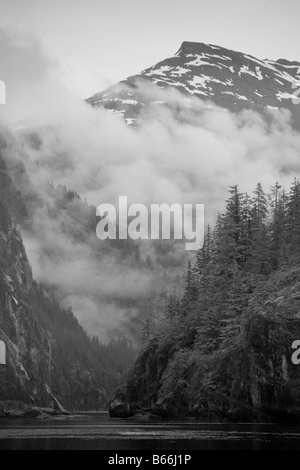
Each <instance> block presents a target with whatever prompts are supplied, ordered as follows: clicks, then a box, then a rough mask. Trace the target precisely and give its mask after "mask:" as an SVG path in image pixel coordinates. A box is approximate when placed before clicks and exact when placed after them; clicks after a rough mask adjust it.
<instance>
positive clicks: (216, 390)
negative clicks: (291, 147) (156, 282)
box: [110, 179, 300, 421]
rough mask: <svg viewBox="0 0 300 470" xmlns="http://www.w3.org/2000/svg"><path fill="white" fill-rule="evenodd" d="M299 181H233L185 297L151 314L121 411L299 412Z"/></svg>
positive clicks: (248, 415) (116, 404) (256, 416)
mask: <svg viewBox="0 0 300 470" xmlns="http://www.w3.org/2000/svg"><path fill="white" fill-rule="evenodd" d="M299 312H300V182H299V180H296V179H295V181H294V182H293V184H292V186H291V188H290V190H289V192H286V191H285V190H284V189H283V188H281V186H280V185H279V184H278V183H276V184H275V186H274V187H273V188H272V189H271V192H270V194H265V193H264V191H263V188H262V186H261V185H260V184H258V185H257V187H256V189H255V191H254V192H253V194H252V195H247V194H241V193H240V192H239V189H238V187H237V186H234V187H231V188H230V194H229V198H228V200H227V203H226V211H225V213H224V214H220V215H219V217H218V220H217V223H216V225H215V227H214V229H211V228H208V230H207V233H206V238H205V243H204V245H203V247H202V248H201V250H200V251H199V252H198V253H197V256H196V258H195V261H194V262H193V263H192V264H190V265H189V268H188V274H187V283H186V291H185V295H184V297H183V298H179V297H177V296H176V295H174V296H172V297H170V298H169V300H168V302H167V303H166V305H165V308H164V309H163V310H162V315H161V320H160V321H159V322H156V324H155V322H152V321H151V319H149V324H151V328H149V334H148V344H147V346H146V347H145V348H144V350H143V351H142V353H141V355H140V357H139V358H138V360H137V362H136V364H135V366H134V369H133V371H132V373H131V374H130V375H129V377H128V380H127V382H126V384H124V385H123V386H122V387H121V388H120V389H119V390H118V391H117V393H116V394H115V397H114V400H113V401H112V403H111V407H110V412H111V415H112V416H129V415H132V414H134V413H136V412H137V411H141V410H151V411H152V412H154V413H155V414H159V415H161V416H164V417H180V416H198V417H208V418H210V419H211V418H213V417H214V416H215V417H217V418H218V419H219V418H220V417H222V418H223V419H232V420H254V421H258V420H260V419H262V418H263V417H264V418H265V417H266V415H267V416H270V417H271V418H272V419H274V418H275V419H276V418H283V417H285V418H287V419H291V418H293V419H294V418H295V419H296V417H297V416H298V417H299V416H300V368H299V367H297V366H296V365H293V363H292V361H291V356H292V353H293V351H292V343H293V341H295V340H296V339H298V337H299V332H300V314H299Z"/></svg>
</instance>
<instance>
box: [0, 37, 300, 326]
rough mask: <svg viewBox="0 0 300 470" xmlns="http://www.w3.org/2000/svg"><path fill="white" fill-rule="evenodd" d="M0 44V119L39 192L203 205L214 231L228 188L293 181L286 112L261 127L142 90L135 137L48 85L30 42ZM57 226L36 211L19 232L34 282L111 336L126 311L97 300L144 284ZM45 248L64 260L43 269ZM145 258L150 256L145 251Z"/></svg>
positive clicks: (294, 162) (42, 59) (293, 146)
mask: <svg viewBox="0 0 300 470" xmlns="http://www.w3.org/2000/svg"><path fill="white" fill-rule="evenodd" d="M0 44H1V46H0V70H1V71H2V70H5V73H3V77H2V76H1V75H0V78H2V79H4V80H6V81H7V86H8V89H9V94H8V105H7V107H6V108H5V109H4V112H3V116H2V117H3V119H4V120H5V121H6V122H9V123H10V126H11V128H12V129H15V130H14V132H15V133H16V134H17V135H18V138H19V139H21V140H22V141H23V145H25V149H26V152H27V153H28V155H29V156H30V158H31V159H32V160H35V161H37V160H38V161H39V162H40V167H39V169H38V171H35V172H34V173H32V184H33V185H35V186H36V188H37V190H38V191H39V192H40V193H43V184H44V181H45V178H46V179H49V180H51V181H54V182H55V184H56V185H57V184H62V185H65V186H67V187H68V188H71V189H74V190H76V191H78V192H79V193H80V194H81V195H82V196H83V197H84V198H86V199H87V200H88V201H89V202H91V203H93V204H95V205H99V204H101V203H104V202H110V203H116V202H117V201H118V198H119V196H120V195H127V196H128V198H129V202H130V203H144V204H148V205H149V204H151V203H163V202H166V203H169V204H173V203H181V204H183V203H201V204H202V203H203V204H205V206H206V218H207V221H209V222H212V223H213V221H214V219H215V216H216V213H217V211H222V210H223V208H224V199H226V193H227V188H228V186H229V185H234V184H239V186H240V190H241V191H243V192H249V193H251V191H252V190H253V189H254V187H255V185H256V184H257V183H258V182H259V181H260V182H261V183H262V184H263V185H264V186H265V188H266V189H268V188H269V186H271V185H273V184H274V183H275V181H277V180H279V181H280V182H281V183H283V184H285V185H289V183H290V182H291V180H292V178H293V177H294V176H297V175H298V174H299V170H300V159H299V149H300V135H299V133H297V132H296V131H295V130H294V129H293V127H292V126H291V122H290V115H289V113H288V112H287V111H273V112H272V114H270V119H269V121H268V123H267V122H266V121H265V120H264V119H263V117H262V116H261V115H259V114H257V113H255V112H252V111H244V112H241V113H239V114H232V113H230V112H227V111H225V110H223V109H219V108H216V107H214V108H213V107H211V106H209V107H208V106H207V104H206V103H203V102H202V101H201V100H199V99H197V98H195V97H186V96H184V95H182V94H180V93H179V92H177V91H176V90H175V91H174V90H171V91H168V90H165V89H159V88H157V87H155V86H152V85H149V86H146V85H145V83H143V84H140V89H139V94H140V95H141V96H144V98H145V100H148V101H152V102H153V103H152V104H151V105H150V106H149V107H148V111H147V112H145V113H144V114H143V116H142V118H141V121H140V125H139V126H138V128H134V129H133V128H130V127H128V126H127V125H126V124H125V123H124V121H123V120H122V119H121V118H120V117H117V116H115V115H113V114H110V113H108V112H107V111H105V110H101V109H100V110H99V109H97V110H95V109H93V108H92V107H90V106H89V105H88V104H86V103H85V102H83V101H82V100H81V99H79V98H77V97H75V96H74V95H72V94H70V93H69V92H68V91H67V90H66V89H64V87H63V86H62V85H61V84H60V83H58V82H57V81H56V80H55V75H56V72H55V71H56V67H57V65H56V64H54V63H53V61H51V60H49V59H48V58H47V56H46V55H45V53H44V52H43V51H42V49H41V46H40V45H39V43H38V42H36V41H34V40H32V39H30V40H29V39H28V40H26V41H25V42H24V41H23V39H22V41H20V39H18V38H16V37H11V36H9V35H7V34H4V33H0ZM155 101H164V102H168V106H167V107H166V106H163V105H160V104H158V103H156V104H155V103H154V102H155ZM45 197H46V196H45ZM62 224H63V220H60V219H59V218H57V219H56V220H45V213H43V212H39V211H37V212H36V213H35V215H34V227H35V233H36V237H32V235H30V236H29V234H25V235H26V236H25V242H26V246H27V249H28V252H29V256H30V258H31V262H32V264H33V267H34V273H35V276H36V277H37V278H38V279H39V280H41V281H43V282H45V283H48V284H50V285H56V284H57V285H60V286H61V287H62V290H63V292H64V295H62V302H64V303H67V302H70V303H72V304H73V305H74V306H75V311H76V313H77V315H78V316H79V318H80V319H81V320H82V321H83V322H84V324H85V325H87V326H88V327H89V329H90V331H95V328H96V329H97V331H98V332H99V331H100V330H101V329H103V330H105V331H108V330H109V329H110V328H117V327H118V325H120V324H121V323H122V322H124V319H125V320H127V319H128V315H129V316H130V313H129V311H128V309H126V308H123V307H120V305H117V304H116V302H114V301H111V302H109V301H108V300H107V299H108V298H111V299H113V298H116V297H123V298H124V297H125V298H126V297H131V296H133V297H136V296H139V295H143V294H144V293H145V292H151V289H152V288H153V279H152V278H151V276H149V274H148V273H145V272H142V270H141V271H138V270H136V269H130V268H129V267H128V266H127V267H125V266H123V265H122V263H120V262H119V260H118V259H117V257H113V256H111V255H109V256H108V257H107V258H105V257H104V258H103V259H102V261H101V262H99V260H97V259H96V260H95V259H93V256H92V252H91V249H90V247H89V246H87V245H86V244H85V243H83V242H82V243H78V244H75V243H73V242H71V241H70V239H69V238H68V236H67V235H66V234H65V233H63V231H62ZM95 237H96V234H95ZM99 243H101V242H100V241H99ZM46 248H47V250H48V251H49V252H50V253H59V252H61V253H63V254H64V255H63V256H56V257H55V256H54V257H53V258H52V259H53V260H55V262H53V263H51V256H50V257H48V258H45V256H44V253H45V251H47V250H46ZM143 249H144V248H143V247H142V250H143ZM147 250H148V251H149V252H150V253H151V248H149V245H145V252H146V251H147ZM99 298H102V303H101V302H99ZM95 299H96V300H95ZM135 314H136V312H135V311H134V309H133V311H132V315H133V316H134V315H135ZM95 325H98V326H95Z"/></svg>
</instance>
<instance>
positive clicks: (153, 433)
mask: <svg viewBox="0 0 300 470" xmlns="http://www.w3.org/2000/svg"><path fill="white" fill-rule="evenodd" d="M299 448H300V428H298V427H296V426H290V427H279V426H275V425H272V424H261V425H258V424H253V425H251V424H238V425H236V424H234V425H233V424H215V423H214V424H212V423H195V422H189V423H183V422H163V423H162V422H159V423H153V422H151V423H142V424H141V423H138V422H134V421H124V420H111V419H110V418H109V416H108V414H107V413H84V414H80V415H78V416H76V417H63V418H56V419H49V420H41V421H39V420H3V419H1V420H0V449H1V450H3V449H10V450H54V449H64V450H73V449H83V450H91V449H95V450H177V451H178V450H195V449H199V450H202V449H207V450H217V449H220V450H222V449H226V450H235V449H253V450H256V449H257V450H258V449H299Z"/></svg>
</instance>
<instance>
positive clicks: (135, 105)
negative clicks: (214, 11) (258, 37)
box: [87, 41, 300, 125]
mask: <svg viewBox="0 0 300 470" xmlns="http://www.w3.org/2000/svg"><path fill="white" fill-rule="evenodd" d="M141 81H143V82H144V83H151V84H152V85H156V86H158V87H159V88H163V89H169V90H170V89H173V90H177V91H178V92H181V93H183V94H185V95H190V96H194V97H196V98H200V99H201V100H203V101H208V106H211V104H213V103H214V104H215V105H216V106H218V107H221V108H223V109H227V110H229V111H233V112H236V111H241V110H243V109H252V110H255V111H258V112H262V113H264V112H265V111H268V110H271V112H274V111H277V110H279V109H282V108H284V109H289V110H290V111H291V114H292V116H293V120H295V119H294V118H296V120H297V121H300V107H299V106H295V89H298V88H299V87H300V63H298V62H289V61H287V60H284V59H280V60H278V61H274V60H268V59H265V60H261V59H259V58H256V57H254V56H252V55H251V54H245V53H242V52H238V51H235V50H231V49H226V48H224V47H220V46H217V45H213V44H205V43H201V42H189V41H184V42H183V43H182V44H181V47H180V49H179V50H178V52H177V53H176V54H175V56H172V57H169V58H166V59H165V60H163V61H161V62H159V63H157V64H156V65H153V66H152V67H149V68H147V69H145V70H143V71H142V72H141V73H139V74H137V75H135V76H132V77H129V78H128V79H127V80H124V81H122V82H120V83H119V84H118V85H116V86H113V87H111V88H110V89H108V90H105V91H104V92H102V93H97V94H96V95H94V96H92V97H91V98H89V99H88V100H87V101H88V102H89V103H90V104H91V105H92V106H95V107H100V106H101V107H104V108H106V109H107V110H108V111H110V112H112V113H115V114H118V115H120V116H122V117H124V118H125V120H126V122H127V124H131V125H132V124H133V125H134V123H135V121H136V120H137V119H138V118H139V115H140V114H141V113H142V114H145V111H146V110H147V106H148V105H149V103H150V105H151V106H153V104H154V105H155V106H156V105H157V106H168V103H167V102H166V101H157V98H155V97H153V99H152V101H151V99H150V98H149V96H148V95H147V93H146V94H145V93H144V92H143V90H144V87H141V86H139V84H140V83H141Z"/></svg>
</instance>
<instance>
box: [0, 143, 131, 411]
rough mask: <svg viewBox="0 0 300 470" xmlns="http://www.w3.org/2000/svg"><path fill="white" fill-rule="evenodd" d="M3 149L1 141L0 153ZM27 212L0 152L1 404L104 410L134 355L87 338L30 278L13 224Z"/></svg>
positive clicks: (68, 312)
mask: <svg viewBox="0 0 300 470" xmlns="http://www.w3.org/2000/svg"><path fill="white" fill-rule="evenodd" d="M5 146H6V142H4V141H3V140H1V139H0V152H3V150H4V147H5ZM10 164H11V162H10ZM26 213H27V208H26V205H25V204H24V202H23V200H22V196H21V193H20V192H19V191H18V190H17V189H16V188H15V187H14V185H13V183H12V180H11V178H10V176H9V171H8V169H7V165H6V162H5V160H4V159H3V158H2V156H1V153H0V341H2V342H3V343H4V344H5V347H6V364H1V365H0V402H3V401H14V400H17V401H18V400H21V401H23V402H26V403H28V404H32V405H42V406H46V405H49V404H50V403H51V402H52V401H53V396H52V393H53V394H54V396H55V397H56V398H57V399H58V401H59V402H60V403H62V405H63V406H64V407H66V408H69V409H98V408H104V407H106V406H107V400H108V396H109V394H110V393H111V392H112V390H113V389H114V388H115V387H116V385H117V384H118V382H119V381H120V378H121V376H122V374H123V373H124V371H125V370H126V369H127V367H128V366H129V364H130V363H131V361H132V358H133V356H134V352H133V351H132V349H131V348H130V347H129V346H128V345H127V343H126V342H124V341H123V342H122V341H120V342H115V343H112V344H110V345H108V346H104V345H102V344H100V343H99V341H98V339H96V338H90V337H89V336H88V335H87V333H86V332H85V331H84V329H83V328H82V327H81V326H80V325H79V323H78V321H77V319H76V318H75V316H74V315H73V313H72V310H71V309H62V308H61V307H60V306H59V304H58V302H57V301H56V300H55V297H54V296H53V295H52V293H51V292H50V291H49V289H47V288H45V287H44V286H42V285H39V284H38V283H36V282H35V281H34V279H33V276H32V271H31V266H30V262H29V260H28V257H27V254H26V251H25V248H24V244H23V240H22V237H21V234H20V231H19V230H18V228H16V225H17V224H18V223H19V222H20V220H21V219H22V218H23V217H24V215H26Z"/></svg>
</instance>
